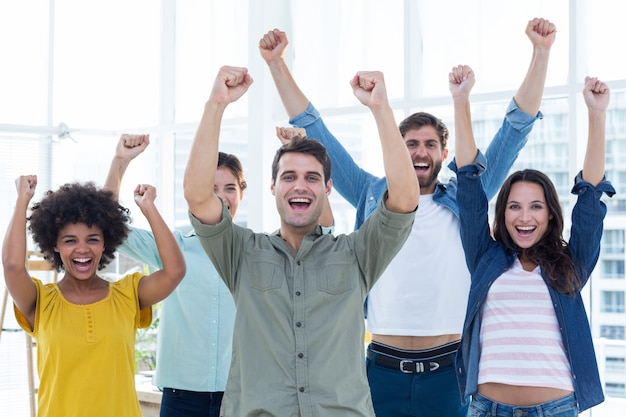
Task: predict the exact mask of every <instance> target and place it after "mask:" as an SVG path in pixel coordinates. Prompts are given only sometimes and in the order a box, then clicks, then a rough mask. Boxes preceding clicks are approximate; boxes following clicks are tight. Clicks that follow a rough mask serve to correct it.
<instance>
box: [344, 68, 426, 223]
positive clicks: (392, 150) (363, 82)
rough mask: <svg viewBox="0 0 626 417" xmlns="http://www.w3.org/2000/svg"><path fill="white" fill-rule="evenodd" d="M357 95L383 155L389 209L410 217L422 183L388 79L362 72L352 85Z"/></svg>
mask: <svg viewBox="0 0 626 417" xmlns="http://www.w3.org/2000/svg"><path fill="white" fill-rule="evenodd" d="M350 85H351V86H352V90H353V92H354V95H355V96H356V98H357V99H359V101H360V102H361V103H362V104H364V105H366V106H367V107H369V109H370V111H371V112H372V115H373V116H374V120H376V126H377V127H378V135H379V137H380V143H381V147H382V151H383V165H384V168H385V174H386V176H387V187H388V191H389V197H388V200H387V202H386V207H387V209H389V210H390V211H393V212H397V213H410V212H412V211H414V210H415V209H416V208H417V204H418V201H419V194H420V189H419V183H418V182H417V176H416V175H415V170H414V168H413V162H412V161H411V157H410V156H409V152H408V150H407V148H406V146H405V144H404V140H403V139H402V135H401V134H400V130H398V125H397V124H396V120H395V117H394V115H393V111H392V109H391V106H390V105H389V101H388V99H387V89H386V87H385V79H384V76H383V73H382V72H380V71H362V72H357V74H356V75H355V76H354V77H353V78H352V80H351V81H350Z"/></svg>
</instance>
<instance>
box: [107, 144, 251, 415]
mask: <svg viewBox="0 0 626 417" xmlns="http://www.w3.org/2000/svg"><path fill="white" fill-rule="evenodd" d="M148 144H149V136H148V135H127V134H124V135H122V137H121V138H120V141H119V143H118V145H117V149H116V152H115V156H114V158H113V161H112V163H111V167H110V171H109V175H108V177H107V181H106V184H105V189H108V190H110V191H112V192H113V193H114V195H115V197H117V196H118V194H119V188H120V184H121V181H122V177H123V175H124V172H125V171H126V168H127V167H128V165H129V164H130V162H131V161H132V160H133V159H134V158H135V157H136V156H137V155H139V154H140V153H142V152H143V151H144V150H145V148H146V147H147V146H148ZM245 188H246V181H245V180H244V176H243V169H242V167H241V163H240V162H239V159H237V157H236V156H234V155H230V154H226V153H222V152H220V154H219V160H218V169H217V177H216V187H215V192H216V194H217V195H218V196H220V198H222V200H224V201H225V202H226V204H227V206H228V209H229V211H230V213H231V215H232V216H233V218H234V217H235V216H236V214H237V210H238V209H239V204H240V202H241V198H242V196H243V190H244V189H245ZM174 237H175V238H176V241H177V242H178V245H179V246H180V248H181V250H182V252H183V256H184V257H185V262H186V263H187V274H186V275H185V278H184V279H183V280H182V282H181V283H180V284H179V285H178V287H177V288H176V290H175V291H174V292H173V293H172V294H171V295H170V296H169V297H167V298H166V299H165V300H163V304H162V307H161V311H160V313H159V320H160V321H159V327H158V337H157V364H156V374H155V378H154V381H153V383H154V384H155V385H156V386H158V387H159V388H161V389H162V391H163V398H162V401H161V417H174V416H176V417H180V416H185V417H214V416H215V417H217V416H218V415H219V410H220V406H221V403H222V396H223V394H224V388H225V387H226V379H227V377H228V369H229V366H230V361H231V346H232V335H233V324H234V320H235V304H234V303H233V299H232V296H231V294H230V292H229V291H228V289H227V288H226V286H225V285H224V283H223V282H222V280H221V278H220V276H219V275H218V273H217V271H216V270H215V268H214V267H213V264H212V263H211V260H210V259H209V258H208V257H207V256H206V253H205V252H204V249H202V247H201V246H200V242H199V240H198V239H197V237H196V235H195V232H193V230H191V231H190V232H188V233H183V232H181V231H179V230H176V231H174ZM118 251H119V252H121V253H123V254H124V255H127V256H129V257H131V258H133V259H135V260H137V261H139V262H142V263H144V264H147V265H150V266H151V267H153V268H161V267H162V265H161V259H160V258H159V254H158V251H157V247H156V243H155V241H154V236H153V234H152V233H151V232H149V231H147V230H142V229H138V228H134V227H131V231H130V233H129V235H128V239H127V240H126V242H125V243H124V244H123V245H121V246H120V247H119V248H118Z"/></svg>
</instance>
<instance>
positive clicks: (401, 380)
mask: <svg viewBox="0 0 626 417" xmlns="http://www.w3.org/2000/svg"><path fill="white" fill-rule="evenodd" d="M374 355H376V353H374ZM451 356H452V363H453V364H454V356H455V355H454V354H451ZM373 362H374V361H373V360H369V359H368V360H366V365H367V378H368V380H369V384H370V391H371V393H372V402H373V403H374V412H375V413H376V417H422V416H423V417H466V416H467V406H463V405H461V395H460V394H459V385H458V383H457V379H456V373H455V371H454V366H453V365H449V366H446V367H443V368H441V369H438V370H437V371H435V372H424V373H412V374H405V373H403V372H401V371H400V370H395V369H389V368H386V367H383V366H380V365H376V364H375V363H373Z"/></svg>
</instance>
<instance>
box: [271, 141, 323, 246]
mask: <svg viewBox="0 0 626 417" xmlns="http://www.w3.org/2000/svg"><path fill="white" fill-rule="evenodd" d="M330 188H331V182H330V180H329V181H328V183H327V184H325V183H324V168H323V166H322V164H321V163H320V162H319V161H318V160H317V159H316V158H315V157H314V156H312V155H308V154H304V153H301V152H286V153H284V154H283V155H282V156H281V157H280V160H279V161H278V170H277V175H276V179H275V181H274V183H273V184H272V187H271V189H272V194H273V195H274V196H275V197H276V208H277V209H278V213H279V214H280V219H281V234H284V233H286V232H288V230H287V229H290V230H299V231H302V232H303V233H308V232H309V231H311V230H313V229H314V228H315V227H316V226H317V224H318V222H319V218H320V216H321V215H322V211H323V209H324V204H325V203H326V196H327V195H328V194H329V193H330Z"/></svg>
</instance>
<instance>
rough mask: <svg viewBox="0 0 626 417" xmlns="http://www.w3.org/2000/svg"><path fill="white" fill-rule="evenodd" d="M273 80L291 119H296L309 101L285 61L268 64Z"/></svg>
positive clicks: (280, 60)
mask: <svg viewBox="0 0 626 417" xmlns="http://www.w3.org/2000/svg"><path fill="white" fill-rule="evenodd" d="M268 66H269V69H270V73H271V74H272V79H273V80H274V84H275V85H276V89H277V90H278V94H279V96H280V99H281V101H282V103H283V106H284V107H285V111H286V112H287V115H288V116H289V118H292V117H295V116H297V115H298V114H300V113H302V112H303V111H304V110H306V108H307V106H308V105H309V99H308V98H307V97H306V96H305V95H304V93H303V92H302V90H300V87H298V84H296V81H295V80H294V79H293V76H292V75H291V71H289V68H288V67H287V64H286V63H285V61H284V60H283V59H276V60H274V61H271V62H269V63H268Z"/></svg>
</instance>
